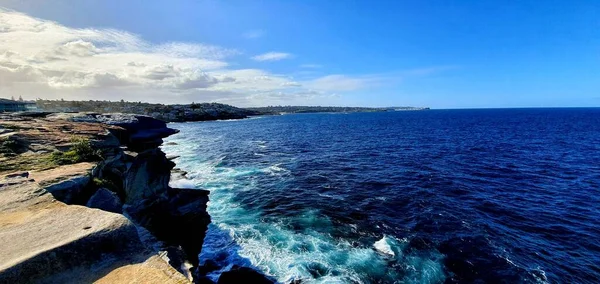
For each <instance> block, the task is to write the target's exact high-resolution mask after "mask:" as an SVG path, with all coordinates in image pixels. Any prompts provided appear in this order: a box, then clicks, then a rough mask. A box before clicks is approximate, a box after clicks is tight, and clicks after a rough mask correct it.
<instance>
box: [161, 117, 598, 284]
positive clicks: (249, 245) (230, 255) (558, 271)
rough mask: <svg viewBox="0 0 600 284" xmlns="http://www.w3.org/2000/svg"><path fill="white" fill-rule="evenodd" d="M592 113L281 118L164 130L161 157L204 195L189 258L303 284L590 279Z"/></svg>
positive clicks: (594, 209) (181, 183)
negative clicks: (206, 220)
mask: <svg viewBox="0 0 600 284" xmlns="http://www.w3.org/2000/svg"><path fill="white" fill-rule="evenodd" d="M599 119H600V111H599V110H597V109H579V110H550V109H547V110H544V109H541V110H472V111H466V110H465V111H426V112H394V113H356V114H347V115H345V114H304V115H285V116H271V117H260V118H253V119H247V120H234V121H216V122H201V123H180V124H170V126H171V127H173V128H177V129H180V130H181V132H180V133H179V134H177V135H174V136H172V137H170V138H168V141H169V142H175V143H176V145H165V146H163V149H164V151H165V152H167V153H168V154H176V155H180V158H178V159H177V160H176V163H177V166H178V167H180V168H182V169H183V170H185V171H188V172H189V174H188V178H189V179H176V180H173V181H172V186H176V187H195V188H204V189H208V190H210V191H211V195H210V198H211V202H210V203H209V207H208V210H209V213H210V214H211V216H212V220H213V224H211V226H210V228H209V232H208V236H207V238H206V240H205V246H204V248H203V252H202V254H201V256H200V258H201V261H202V262H206V261H212V262H214V263H217V264H218V265H219V266H220V267H221V269H220V270H227V269H228V267H229V266H230V265H231V264H239V265H245V266H252V267H254V268H256V269H259V270H260V271H262V272H263V273H265V274H267V275H270V276H273V277H274V278H275V279H277V280H278V281H280V282H290V281H292V280H299V279H301V280H303V283H443V282H449V283H454V282H478V281H484V282H495V281H499V280H503V281H505V282H510V283H515V282H529V283H543V282H580V283H586V282H588V283H594V281H593V279H598V275H600V272H599V271H598V269H597V266H595V264H597V263H600V261H599V260H600V258H599V257H598V255H599V251H600V249H599V247H598V245H596V244H595V242H594V241H593V240H595V239H597V237H598V236H600V234H599V227H598V223H597V220H598V218H600V213H599V209H598V204H599V203H598V201H599V200H598V197H597V196H599V195H598V190H599V188H600V187H599V186H598V185H599V181H600V169H599V168H598V166H597V165H599V164H600V155H598V153H600V151H599V150H600V149H599V146H598V145H600V135H599V133H600V121H599ZM594 267H596V268H594ZM218 274H219V270H217V271H214V272H213V273H212V274H210V275H209V276H211V277H213V278H214V279H216V277H218ZM590 281H591V282H590Z"/></svg>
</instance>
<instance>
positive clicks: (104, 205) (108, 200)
mask: <svg viewBox="0 0 600 284" xmlns="http://www.w3.org/2000/svg"><path fill="white" fill-rule="evenodd" d="M85 206H87V207H90V208H98V209H101V210H104V211H108V212H113V213H122V212H123V208H122V207H123V204H122V203H121V200H120V199H119V196H117V194H116V193H114V192H112V191H110V190H108V189H106V188H100V189H98V190H97V191H96V193H94V195H92V197H91V198H90V200H88V202H87V204H86V205H85Z"/></svg>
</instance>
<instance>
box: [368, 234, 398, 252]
mask: <svg viewBox="0 0 600 284" xmlns="http://www.w3.org/2000/svg"><path fill="white" fill-rule="evenodd" d="M373 247H375V249H376V250H377V251H378V252H380V253H383V254H385V255H388V256H391V257H395V256H396V253H395V252H394V250H392V246H391V245H390V242H389V239H388V238H387V237H386V236H383V238H381V240H379V241H376V242H375V243H374V244H373Z"/></svg>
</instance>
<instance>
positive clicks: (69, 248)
mask: <svg viewBox="0 0 600 284" xmlns="http://www.w3.org/2000/svg"><path fill="white" fill-rule="evenodd" d="M0 126H1V127H0V134H1V136H0V138H2V141H0V142H2V147H3V148H2V150H3V158H2V162H3V164H4V165H3V167H2V168H0V180H1V182H0V188H1V189H2V190H0V195H1V198H0V200H2V202H1V203H0V229H1V230H0V240H2V242H1V244H0V249H2V251H3V253H4V256H3V257H2V258H0V280H1V281H8V282H15V281H17V282H22V281H38V282H39V281H42V282H43V281H47V282H48V281H49V282H53V281H59V282H62V281H63V280H65V279H69V278H71V277H74V276H75V275H78V274H80V273H82V271H85V272H86V273H83V274H82V275H81V276H78V277H77V278H76V279H79V280H78V281H84V282H92V281H99V282H103V281H104V282H107V283H125V282H126V283H129V281H131V279H138V280H139V281H142V282H154V283H183V282H191V281H194V282H201V281H204V282H203V283H210V282H206V281H209V280H208V279H207V278H206V277H204V272H203V271H204V270H203V269H199V262H198V255H199V253H200V251H201V249H202V244H203V241H204V237H205V233H206V230H207V228H208V224H209V223H210V216H209V215H208V213H207V211H206V206H207V203H208V195H209V192H208V191H205V190H201V189H186V188H172V187H170V186H169V181H170V178H171V174H172V170H173V169H174V167H175V163H173V162H172V161H171V160H172V159H173V157H167V156H166V155H165V153H164V152H162V151H161V149H160V148H159V147H160V145H161V144H162V143H163V140H162V139H163V138H165V137H168V136H170V135H173V134H176V133H177V132H178V130H174V129H171V128H168V127H167V125H166V123H165V122H163V121H160V120H157V119H154V118H151V117H148V116H141V115H130V114H83V113H69V114H64V113H55V114H48V115H45V114H26V113H25V114H23V113H21V114H13V115H2V117H1V118H0ZM73 137H77V139H79V140H77V141H75V140H74V139H73ZM86 151H89V153H88V152H86ZM21 234H25V235H27V236H29V237H27V238H17V236H18V235H21ZM40 266H42V267H43V269H40V268H41V267H40ZM248 276H251V277H255V278H256V279H262V280H263V281H265V282H263V283H270V282H271V281H269V280H268V279H267V278H266V277H264V276H262V275H261V274H259V273H258V272H256V271H253V270H249V269H246V268H244V267H232V268H231V269H229V271H227V272H224V273H223V274H222V275H221V276H220V278H219V279H218V282H219V283H231V282H227V281H234V280H235V279H241V278H239V277H248ZM221 278H223V279H224V280H222V279H221ZM227 279H229V280H227ZM223 281H225V282H223Z"/></svg>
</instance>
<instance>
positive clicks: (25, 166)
mask: <svg viewBox="0 0 600 284" xmlns="http://www.w3.org/2000/svg"><path fill="white" fill-rule="evenodd" d="M50 156H51V154H49V153H47V154H35V155H15V156H11V157H6V156H5V157H4V158H0V173H3V172H14V171H31V170H47V169H51V168H55V167H56V166H57V165H56V163H54V162H53V161H52V160H51V158H50Z"/></svg>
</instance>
